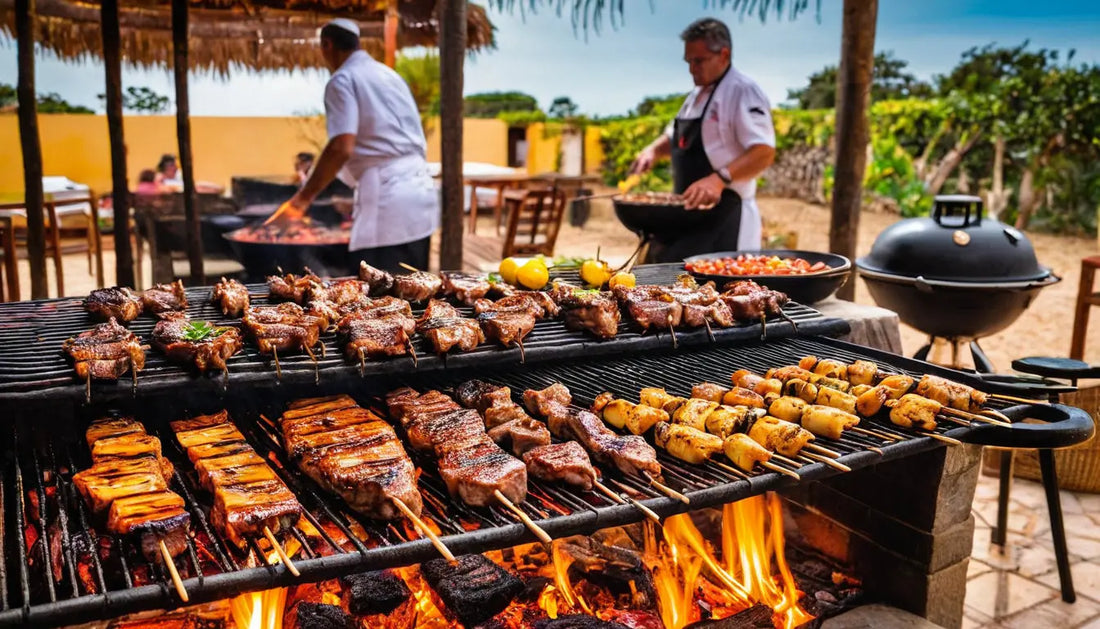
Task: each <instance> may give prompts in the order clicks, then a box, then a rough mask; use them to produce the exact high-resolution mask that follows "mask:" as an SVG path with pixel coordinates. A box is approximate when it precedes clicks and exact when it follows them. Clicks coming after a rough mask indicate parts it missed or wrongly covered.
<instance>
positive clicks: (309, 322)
mask: <svg viewBox="0 0 1100 629" xmlns="http://www.w3.org/2000/svg"><path fill="white" fill-rule="evenodd" d="M243 321H244V325H245V328H246V329H247V330H248V331H249V333H250V334H251V336H252V337H253V339H254V340H255V341H256V346H257V347H258V348H259V350H260V353H261V354H271V356H272V358H273V359H274V361H275V374H276V377H278V378H282V374H283V371H282V367H281V366H280V365H279V350H283V351H286V350H295V349H300V350H302V351H304V352H305V353H306V354H308V355H309V357H310V359H311V360H313V368H314V369H313V371H314V379H315V380H317V381H318V382H319V381H320V370H319V367H318V365H317V357H316V356H315V355H314V354H313V349H312V348H313V347H314V346H315V345H317V343H318V342H319V340H320V337H321V328H322V327H323V323H324V322H323V320H322V319H321V318H320V317H316V316H313V315H310V314H306V312H305V311H304V310H303V309H302V307H301V306H299V305H297V304H294V303H282V304H279V305H277V306H249V307H248V308H247V309H246V310H245V313H244V318H243ZM321 348H322V351H323V350H324V345H322V346H321Z"/></svg>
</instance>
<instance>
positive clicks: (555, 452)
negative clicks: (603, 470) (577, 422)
mask: <svg viewBox="0 0 1100 629" xmlns="http://www.w3.org/2000/svg"><path fill="white" fill-rule="evenodd" d="M523 462H524V463H526V464H527V473H529V474H531V475H532V476H534V477H535V478H538V479H540V480H544V481H549V482H559V481H560V482H563V483H568V484H570V485H574V486H576V487H580V488H581V489H584V490H589V489H592V487H593V485H594V484H595V482H596V470H595V468H593V467H592V461H591V459H589V458H588V453H587V452H585V450H584V447H582V446H581V444H579V443H577V442H576V441H565V442H562V443H551V444H547V445H540V446H538V447H536V448H532V449H531V450H528V451H527V452H525V453H524V454H523Z"/></svg>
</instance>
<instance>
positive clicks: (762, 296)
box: [720, 280, 790, 321]
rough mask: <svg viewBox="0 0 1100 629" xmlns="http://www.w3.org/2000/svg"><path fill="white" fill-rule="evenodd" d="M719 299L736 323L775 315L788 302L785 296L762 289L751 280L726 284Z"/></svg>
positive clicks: (788, 299)
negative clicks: (727, 308)
mask: <svg viewBox="0 0 1100 629" xmlns="http://www.w3.org/2000/svg"><path fill="white" fill-rule="evenodd" d="M720 299H721V300H722V301H723V302H725V304H726V305H727V306H728V307H729V309H730V312H731V313H733V317H734V319H736V320H738V321H759V320H762V319H766V318H767V317H769V316H772V315H777V314H779V313H780V312H782V310H783V305H784V304H786V303H787V302H788V301H790V298H789V297H787V295H786V294H784V293H781V292H779V291H775V290H771V289H768V288H764V287H763V286H761V285H759V284H757V283H756V282H753V281H751V280H742V281H738V282H730V283H728V284H726V285H725V287H724V292H723V293H722V294H721V295H720Z"/></svg>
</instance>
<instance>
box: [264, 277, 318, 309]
mask: <svg viewBox="0 0 1100 629" xmlns="http://www.w3.org/2000/svg"><path fill="white" fill-rule="evenodd" d="M321 283H322V280H321V278H319V277H317V276H316V275H314V274H313V273H312V272H311V271H310V270H309V269H306V274H305V275H294V274H293V273H287V274H286V275H281V276H280V275H269V276H267V290H268V292H269V293H271V296H272V297H277V298H279V299H285V300H287V301H292V302H294V303H296V304H301V303H303V301H304V299H305V296H306V293H307V292H308V291H309V290H310V288H311V286H310V285H311V284H321Z"/></svg>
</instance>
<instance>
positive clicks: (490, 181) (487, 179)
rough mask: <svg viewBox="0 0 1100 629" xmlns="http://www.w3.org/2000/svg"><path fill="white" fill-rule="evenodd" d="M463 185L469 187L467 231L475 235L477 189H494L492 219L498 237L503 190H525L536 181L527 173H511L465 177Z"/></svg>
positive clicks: (502, 207)
mask: <svg viewBox="0 0 1100 629" xmlns="http://www.w3.org/2000/svg"><path fill="white" fill-rule="evenodd" d="M462 179H463V182H464V183H465V185H467V186H470V222H469V227H468V230H469V232H470V233H471V234H475V233H477V212H478V209H479V208H478V203H477V189H478V188H495V189H496V191H497V202H496V206H495V207H494V208H493V218H494V219H495V220H496V226H497V227H496V231H497V235H498V236H499V235H500V217H501V214H502V213H503V211H504V192H505V190H509V189H511V190H517V189H522V188H526V187H527V186H529V185H530V184H531V183H532V182H534V181H537V179H535V178H534V177H532V176H531V175H529V174H527V173H512V174H503V173H502V174H499V175H467V176H465V177H463V178H462Z"/></svg>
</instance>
